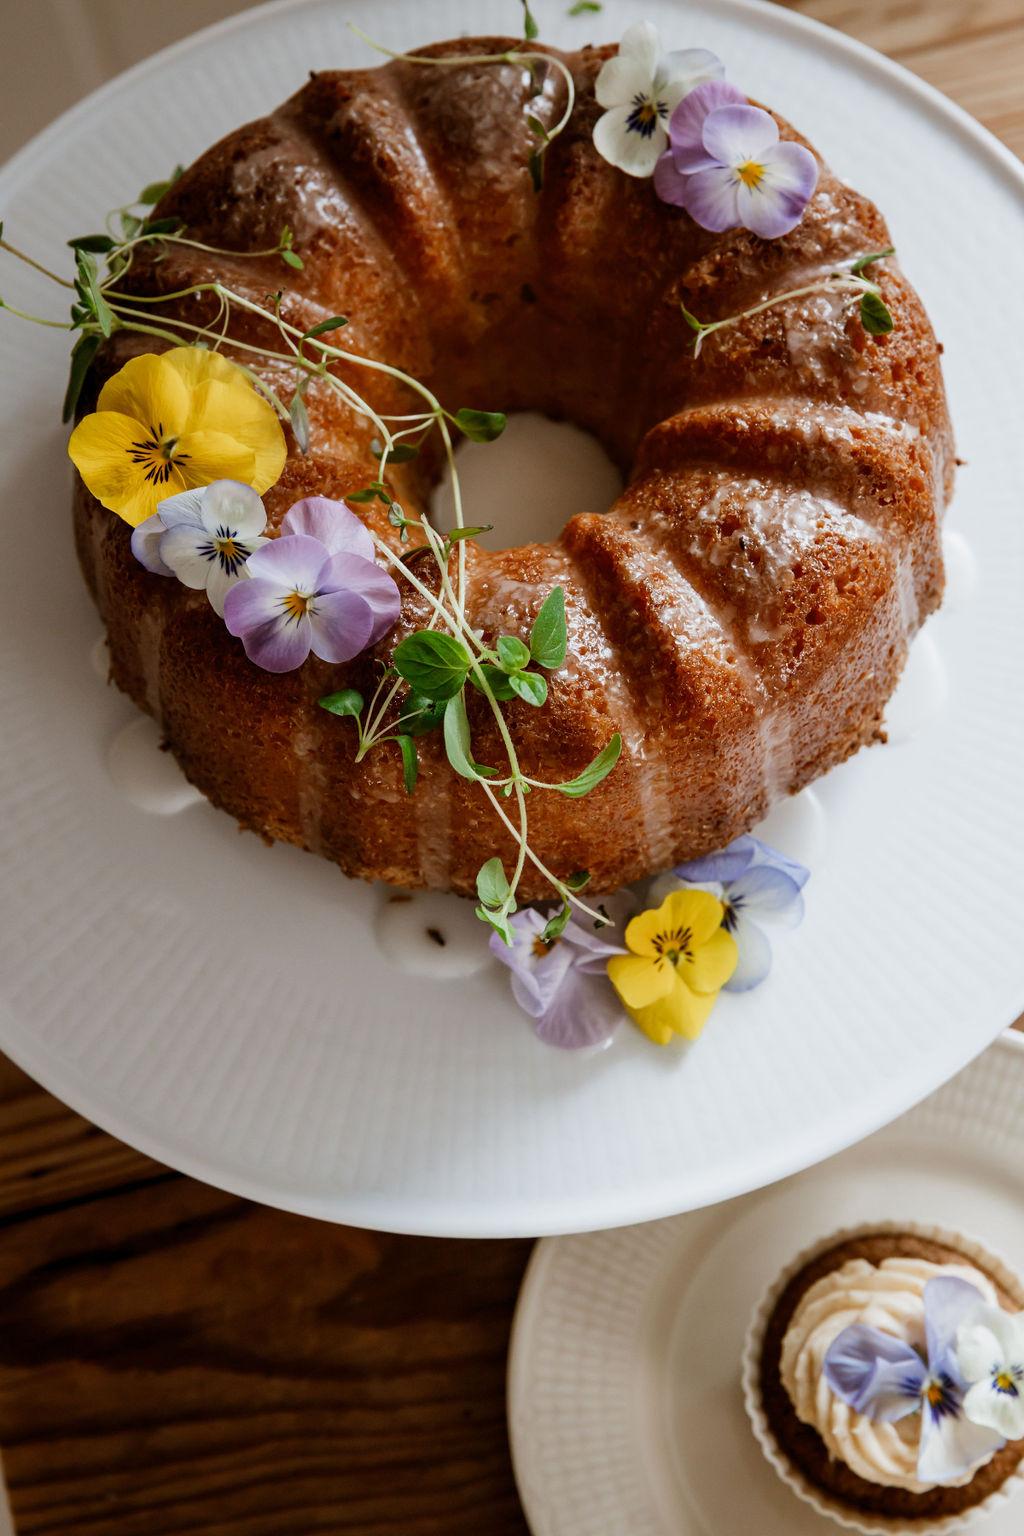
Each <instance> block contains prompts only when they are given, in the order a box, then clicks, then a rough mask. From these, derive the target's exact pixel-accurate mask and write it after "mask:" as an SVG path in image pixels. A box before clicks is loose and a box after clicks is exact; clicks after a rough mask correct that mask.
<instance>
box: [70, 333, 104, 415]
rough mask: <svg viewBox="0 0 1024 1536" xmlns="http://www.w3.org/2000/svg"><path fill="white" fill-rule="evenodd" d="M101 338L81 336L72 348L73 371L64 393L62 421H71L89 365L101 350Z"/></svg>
mask: <svg viewBox="0 0 1024 1536" xmlns="http://www.w3.org/2000/svg"><path fill="white" fill-rule="evenodd" d="M99 346H100V338H99V337H98V336H79V338H78V340H77V341H76V342H75V345H74V347H73V348H72V350H71V372H70V373H69V375H68V387H67V391H66V392H65V395H64V408H63V410H62V412H61V421H70V420H71V418H72V416H73V415H74V414H75V406H76V405H77V404H78V397H79V395H80V394H81V393H82V385H83V384H84V383H85V376H86V374H87V373H88V372H89V365H90V363H91V362H92V360H93V358H94V357H95V356H96V353H97V352H98V351H99Z"/></svg>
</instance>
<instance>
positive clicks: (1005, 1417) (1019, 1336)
mask: <svg viewBox="0 0 1024 1536" xmlns="http://www.w3.org/2000/svg"><path fill="white" fill-rule="evenodd" d="M956 1356H957V1363H958V1364H959V1366H960V1371H961V1373H962V1375H963V1378H964V1380H965V1381H966V1382H967V1383H968V1384H969V1386H968V1392H967V1396H966V1397H965V1398H964V1413H965V1414H966V1415H967V1417H968V1418H969V1419H970V1420H971V1421H972V1422H973V1423H975V1424H983V1425H985V1426H986V1427H987V1428H989V1429H992V1430H995V1432H996V1433H997V1434H999V1435H1002V1436H1004V1437H1005V1439H1007V1440H1020V1439H1024V1312H1018V1313H1017V1314H1016V1316H1011V1315H1010V1314H1009V1313H1008V1312H1003V1311H1001V1310H1000V1308H999V1307H989V1306H982V1307H979V1308H978V1309H977V1310H976V1311H975V1312H974V1313H972V1314H971V1316H970V1317H969V1318H968V1319H967V1321H966V1323H964V1324H963V1325H962V1326H961V1327H960V1328H959V1329H958V1331H957V1340H956Z"/></svg>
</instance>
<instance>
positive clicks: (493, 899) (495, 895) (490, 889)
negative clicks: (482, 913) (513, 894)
mask: <svg viewBox="0 0 1024 1536" xmlns="http://www.w3.org/2000/svg"><path fill="white" fill-rule="evenodd" d="M476 893H477V895H478V896H479V898H480V900H481V902H482V903H483V905H484V906H485V907H500V906H501V905H502V904H503V902H504V901H505V900H506V899H507V897H508V894H509V885H508V879H507V877H506V875H505V868H504V865H503V864H502V862H501V860H500V859H498V858H494V859H488V860H487V863H486V864H481V866H480V869H479V870H478V872H477V877H476Z"/></svg>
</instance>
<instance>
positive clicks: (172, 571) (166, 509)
mask: <svg viewBox="0 0 1024 1536" xmlns="http://www.w3.org/2000/svg"><path fill="white" fill-rule="evenodd" d="M266 526H267V514H266V510H265V509H264V506H263V502H262V501H261V500H260V497H259V496H258V495H257V493H256V491H255V490H254V489H253V487H252V486H251V485H242V484H241V482H240V481H238V480H215V481H214V482H213V484H212V485H207V486H202V487H200V488H198V489H196V490H191V491H180V492H179V493H178V495H177V496H168V497H167V499H166V500H165V501H161V502H160V503H159V505H158V507H157V510H156V512H154V514H153V516H152V517H148V518H147V519H146V521H145V522H144V523H140V524H139V526H138V527H137V528H136V529H135V530H134V531H133V533H132V554H133V555H134V556H135V558H136V560H138V561H139V562H140V563H141V564H142V565H144V566H145V567H146V569H147V571H152V572H153V573H154V575H157V576H177V578H178V580H179V581H180V582H182V583H183V584H184V585H185V586H186V587H191V588H193V590H194V591H197V592H203V591H205V593H206V595H207V597H208V598H209V600H210V606H211V607H212V609H213V611H214V612H215V613H217V614H219V615H220V616H221V617H223V615H224V600H225V598H226V597H227V595H228V593H229V592H230V590H231V588H232V587H233V586H234V584H235V582H236V581H240V580H242V578H243V577H244V576H245V562H246V561H247V560H248V558H249V556H250V555H251V554H254V553H255V551H256V550H257V549H259V547H260V545H261V544H266V543H267V542H268V541H267V539H265V538H264V537H263V530H264V528H265V527H266Z"/></svg>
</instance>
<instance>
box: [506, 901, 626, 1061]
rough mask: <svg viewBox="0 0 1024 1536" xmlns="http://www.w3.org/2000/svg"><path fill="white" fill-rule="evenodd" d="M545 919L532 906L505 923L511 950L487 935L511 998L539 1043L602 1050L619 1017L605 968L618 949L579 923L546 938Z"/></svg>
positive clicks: (569, 923)
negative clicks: (528, 1019)
mask: <svg viewBox="0 0 1024 1536" xmlns="http://www.w3.org/2000/svg"><path fill="white" fill-rule="evenodd" d="M547 921H548V920H547V918H546V917H543V916H542V915H541V914H540V913H539V912H537V911H536V910H535V909H534V908H532V907H526V908H524V910H523V911H522V912H517V913H515V915H514V916H513V917H512V918H510V920H509V927H510V928H511V930H512V945H511V947H510V946H509V945H508V944H506V943H505V941H504V939H502V938H501V937H500V935H499V934H497V933H494V934H492V935H491V940H490V947H491V954H492V955H493V956H494V958H495V959H496V960H500V961H501V963H502V965H507V966H508V968H509V970H510V971H511V972H512V995H513V996H514V998H515V1000H516V1002H517V1003H518V1004H519V1006H520V1008H522V1009H523V1011H524V1012H525V1013H528V1014H529V1015H530V1017H531V1018H532V1019H533V1020H534V1028H535V1030H536V1032H537V1034H538V1036H539V1037H540V1039H541V1040H544V1041H546V1042H547V1044H548V1045H557V1046H560V1047H561V1048H562V1049H563V1050H578V1049H579V1048H580V1047H581V1046H587V1045H603V1044H604V1042H605V1041H606V1040H608V1039H609V1038H610V1036H611V1034H612V1031H613V1030H614V1029H615V1026H616V1025H617V1024H618V1023H619V1022H620V1020H621V1018H622V1012H621V1010H620V1008H619V1006H618V1003H617V1002H616V1000H615V994H614V993H613V992H612V990H611V988H610V987H609V986H608V982H607V978H606V976H605V966H606V964H607V962H608V958H609V956H612V955H621V954H622V953H623V951H622V949H621V948H620V947H618V946H616V945H614V944H607V943H605V942H604V940H602V939H600V938H599V937H598V936H597V934H596V933H594V932H592V931H591V930H589V929H587V928H585V927H584V926H583V925H582V924H580V923H575V922H568V923H566V925H565V927H564V928H563V930H562V932H561V933H560V934H559V935H558V937H557V938H553V939H545V938H544V937H543V935H544V930H545V928H546V926H547Z"/></svg>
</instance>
